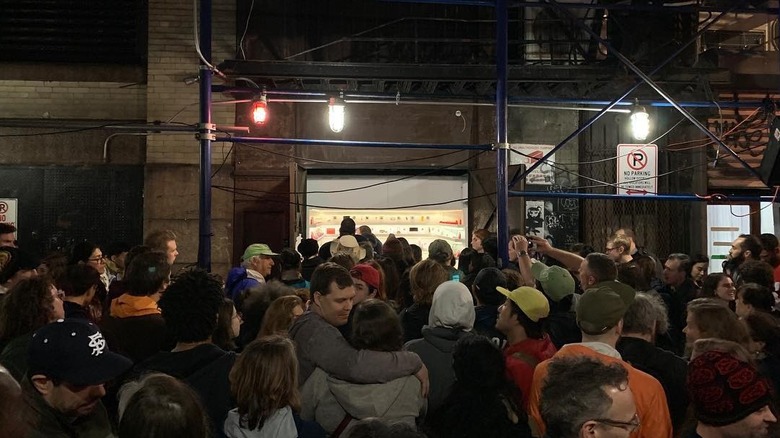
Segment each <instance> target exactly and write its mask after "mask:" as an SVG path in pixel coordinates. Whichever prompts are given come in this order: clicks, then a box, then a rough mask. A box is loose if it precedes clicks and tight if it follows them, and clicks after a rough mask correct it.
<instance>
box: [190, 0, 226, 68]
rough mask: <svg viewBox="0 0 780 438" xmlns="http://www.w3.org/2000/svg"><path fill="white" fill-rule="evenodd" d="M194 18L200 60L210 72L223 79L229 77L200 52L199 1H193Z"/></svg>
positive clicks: (193, 24)
mask: <svg viewBox="0 0 780 438" xmlns="http://www.w3.org/2000/svg"><path fill="white" fill-rule="evenodd" d="M192 18H193V20H192V33H193V35H194V36H195V51H196V52H197V53H198V56H199V57H200V60H201V61H203V64H205V65H206V67H208V68H209V70H211V71H212V72H214V73H215V74H217V75H219V76H221V77H223V78H226V77H227V76H225V74H224V73H222V72H221V71H219V69H218V68H217V67H216V66H214V65H212V64H211V62H209V61H208V60H207V59H206V57H205V56H203V52H201V50H200V37H199V36H198V25H199V24H198V0H192Z"/></svg>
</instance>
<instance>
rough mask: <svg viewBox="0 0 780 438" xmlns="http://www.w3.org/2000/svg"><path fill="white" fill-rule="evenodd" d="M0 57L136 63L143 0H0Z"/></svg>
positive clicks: (140, 53)
mask: <svg viewBox="0 0 780 438" xmlns="http://www.w3.org/2000/svg"><path fill="white" fill-rule="evenodd" d="M0 11H2V13H0V61H15V62H30V61H33V62H68V63H110V64H140V63H143V62H144V60H145V53H146V13H147V12H146V11H147V6H146V2H144V1H139V0H113V1H105V0H103V1H89V0H0Z"/></svg>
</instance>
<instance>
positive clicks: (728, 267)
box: [723, 253, 745, 274]
mask: <svg viewBox="0 0 780 438" xmlns="http://www.w3.org/2000/svg"><path fill="white" fill-rule="evenodd" d="M744 261H745V255H744V254H742V253H740V254H739V255H738V256H736V257H735V258H733V259H731V258H730V259H726V261H724V262H723V272H726V273H729V274H733V273H734V272H736V271H737V267H739V265H741V264H742V263H743V262H744Z"/></svg>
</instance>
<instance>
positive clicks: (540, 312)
mask: <svg viewBox="0 0 780 438" xmlns="http://www.w3.org/2000/svg"><path fill="white" fill-rule="evenodd" d="M496 290H497V291H499V292H501V293H502V294H503V295H504V296H506V297H507V298H509V299H510V300H512V302H514V303H515V304H517V307H519V308H520V310H522V311H523V313H525V316H527V317H528V319H530V320H531V321H533V322H539V320H540V319H542V318H547V316H548V315H549V314H550V302H549V301H548V300H547V297H546V296H544V294H543V293H541V292H539V291H538V290H536V289H534V288H532V287H528V286H521V287H518V288H517V289H515V290H512V291H510V290H509V289H507V288H505V287H501V286H498V287H496Z"/></svg>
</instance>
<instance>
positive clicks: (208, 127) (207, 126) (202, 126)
mask: <svg viewBox="0 0 780 438" xmlns="http://www.w3.org/2000/svg"><path fill="white" fill-rule="evenodd" d="M215 129H217V124H216V123H198V131H213V130H215Z"/></svg>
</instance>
